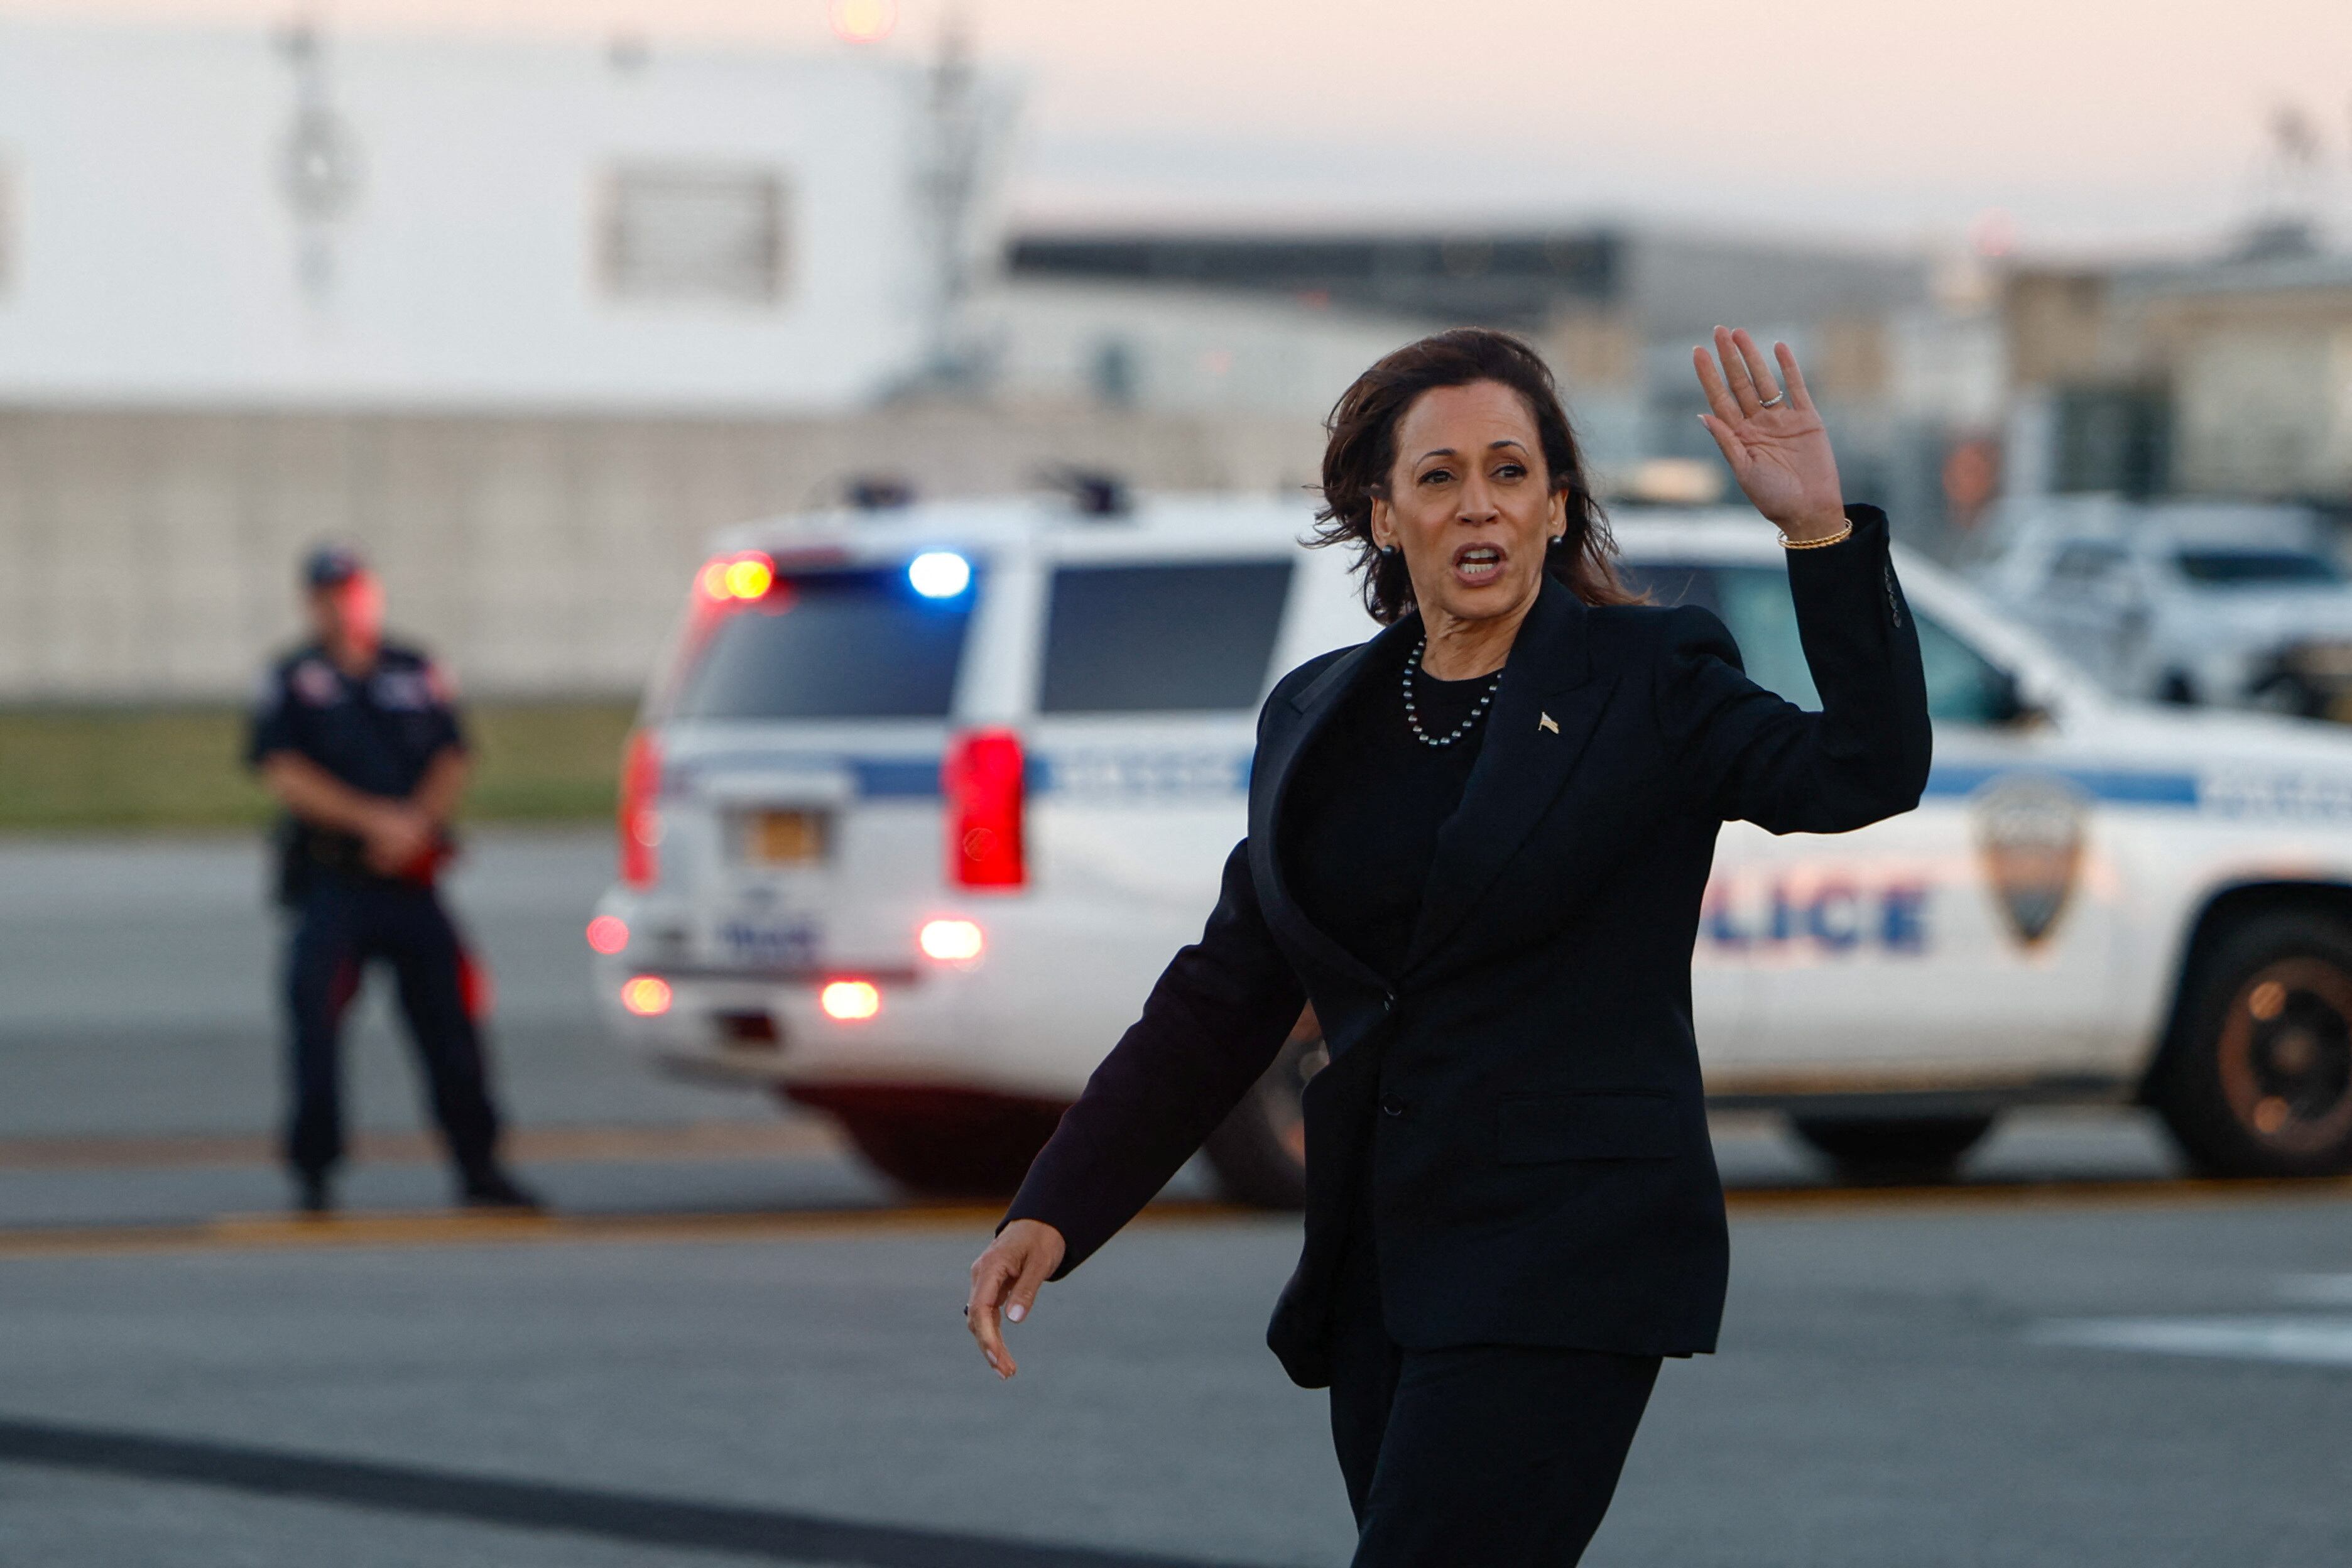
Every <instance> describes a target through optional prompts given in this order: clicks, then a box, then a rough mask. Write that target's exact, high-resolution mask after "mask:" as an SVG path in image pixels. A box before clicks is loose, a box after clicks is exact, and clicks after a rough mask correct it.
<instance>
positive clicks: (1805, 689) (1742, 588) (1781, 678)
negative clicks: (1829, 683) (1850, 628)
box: [1715, 566, 1822, 711]
mask: <svg viewBox="0 0 2352 1568" xmlns="http://www.w3.org/2000/svg"><path fill="white" fill-rule="evenodd" d="M1715 582H1716V593H1717V595H1718V597H1719V598H1720V599H1721V601H1722V605H1721V608H1720V610H1719V612H1718V613H1719V614H1721V616H1723V624H1724V625H1725V626H1729V627H1730V628H1731V636H1732V640H1733V641H1735V642H1737V643H1738V645H1739V657H1740V659H1741V661H1742V662H1743V663H1745V664H1746V665H1747V667H1748V679H1750V680H1752V681H1754V682H1755V683H1756V684H1757V685H1759V686H1760V687H1763V688H1764V689H1766V690H1768V691H1777V692H1779V693H1780V695H1781V696H1783V697H1785V698H1787V699H1788V700H1790V701H1791V702H1793V703H1795V704H1796V705H1797V706H1798V707H1800V708H1804V709H1808V710H1815V711H1818V710H1820V708H1821V705H1822V696H1821V693H1820V692H1818V691H1816V690H1814V689H1813V672H1812V671H1811V669H1809V668H1806V665H1805V648H1804V645H1803V644H1802V643H1801V642H1800V641H1798V640H1797V606H1796V604H1795V602H1794V601H1792V600H1791V599H1790V597H1789V574H1788V573H1786V572H1784V571H1782V570H1781V569H1780V568H1779V567H1777V566H1724V567H1718V568H1717V570H1716V574H1715Z"/></svg>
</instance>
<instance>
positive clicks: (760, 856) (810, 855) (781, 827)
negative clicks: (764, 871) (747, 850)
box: [750, 811, 828, 866]
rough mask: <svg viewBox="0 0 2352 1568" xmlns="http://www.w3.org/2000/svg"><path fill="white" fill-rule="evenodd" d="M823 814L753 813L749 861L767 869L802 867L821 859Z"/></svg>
mask: <svg viewBox="0 0 2352 1568" xmlns="http://www.w3.org/2000/svg"><path fill="white" fill-rule="evenodd" d="M825 815H826V814H825V813H824V812H821V811H758V812H753V813H752V814H751V825H750V826H751V835H750V837H751V845H750V847H751V858H752V859H754V860H758V861H761V862H763V863H765V864H767V865H770V866H806V865H812V864H814V862H816V861H819V860H822V859H824V840H825V828H826V826H828V825H827V823H826V820H825Z"/></svg>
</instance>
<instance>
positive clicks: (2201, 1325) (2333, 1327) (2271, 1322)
mask: <svg viewBox="0 0 2352 1568" xmlns="http://www.w3.org/2000/svg"><path fill="white" fill-rule="evenodd" d="M2028 1337H2029V1338H2031V1339H2032V1340H2033V1341H2034V1342H2037V1343H2040V1344H2055V1345H2084V1346H2088V1347H2090V1348H2092V1349H2095V1350H2110V1351H2142V1352H2150V1353H2153V1354H2157V1355H2190V1356H2219V1357H2224V1358H2228V1359H2231V1360H2235V1361H2271V1362H2287V1363H2294V1364H2296V1365H2300V1366H2347V1367H2352V1318H2336V1317H2326V1318H2323V1317H2294V1318H2289V1317H2259V1318H2257V1317H2245V1318H2076V1319H2061V1320H2058V1321H2052V1322H2046V1323H2040V1324H2037V1325H2035V1326H2034V1328H2033V1329H2032V1331H2031V1333H2030V1334H2029V1336H2028Z"/></svg>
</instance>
